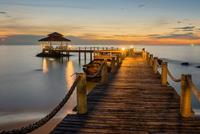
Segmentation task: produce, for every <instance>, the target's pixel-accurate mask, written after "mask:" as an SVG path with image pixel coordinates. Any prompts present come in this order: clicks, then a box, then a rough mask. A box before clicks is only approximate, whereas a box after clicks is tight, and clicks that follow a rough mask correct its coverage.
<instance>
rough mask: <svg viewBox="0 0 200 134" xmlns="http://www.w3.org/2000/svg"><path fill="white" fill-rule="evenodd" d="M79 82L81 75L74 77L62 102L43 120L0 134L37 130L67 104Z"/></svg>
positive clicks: (19, 133) (24, 133) (21, 133)
mask: <svg viewBox="0 0 200 134" xmlns="http://www.w3.org/2000/svg"><path fill="white" fill-rule="evenodd" d="M80 81H81V75H78V76H77V77H76V79H75V81H74V83H73V85H72V86H71V88H70V90H69V91H68V93H67V94H66V95H65V97H64V98H63V99H62V101H61V102H60V103H59V104H58V105H57V106H56V107H55V108H54V109H53V110H52V111H51V112H50V113H49V114H48V115H46V116H45V117H44V118H42V119H40V120H38V121H36V122H34V123H31V124H29V125H27V126H25V127H22V128H18V129H12V130H6V131H5V130H0V134H16V133H17V134H26V133H30V132H32V131H34V130H36V129H37V128H39V127H41V126H43V125H44V124H46V123H47V122H48V121H49V120H50V119H52V118H53V117H54V116H55V115H56V114H57V113H58V112H59V111H60V110H61V108H62V107H63V106H64V105H65V104H66V103H67V102H68V100H69V98H70V97H71V95H72V94H73V92H74V90H75V89H76V87H77V85H78V84H79V82H80Z"/></svg>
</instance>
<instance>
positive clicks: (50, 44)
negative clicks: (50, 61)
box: [38, 32, 71, 57]
mask: <svg viewBox="0 0 200 134" xmlns="http://www.w3.org/2000/svg"><path fill="white" fill-rule="evenodd" d="M39 42H40V44H41V46H42V53H40V54H38V56H42V57H45V56H47V57H48V56H49V57H51V56H61V55H62V54H63V51H65V50H68V49H69V47H68V45H69V44H70V42H71V40H69V39H67V38H65V37H64V36H63V35H62V34H60V33H57V32H54V33H51V34H48V36H47V37H45V38H42V39H40V40H39Z"/></svg>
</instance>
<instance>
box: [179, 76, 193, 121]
mask: <svg viewBox="0 0 200 134" xmlns="http://www.w3.org/2000/svg"><path fill="white" fill-rule="evenodd" d="M191 78H192V77H191V75H188V74H187V75H185V74H183V75H182V76H181V104H180V111H181V115H182V117H191V115H192V108H191V91H190V87H189V82H188V80H189V79H191Z"/></svg>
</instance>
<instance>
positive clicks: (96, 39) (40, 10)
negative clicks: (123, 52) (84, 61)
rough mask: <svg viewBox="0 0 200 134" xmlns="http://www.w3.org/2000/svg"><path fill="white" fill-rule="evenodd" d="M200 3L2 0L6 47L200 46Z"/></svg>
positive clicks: (0, 39)
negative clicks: (59, 41)
mask: <svg viewBox="0 0 200 134" xmlns="http://www.w3.org/2000/svg"><path fill="white" fill-rule="evenodd" d="M199 7H200V0H0V44H6V43H7V44H9V43H11V44H12V43H16V44H17V42H21V43H29V42H34V41H37V39H39V38H41V37H44V36H45V35H47V34H49V33H52V32H59V33H61V34H63V35H65V36H66V37H68V38H69V39H71V40H72V43H74V44H85V43H87V44H89V43H91V44H145V45H147V44H156V45H163V44H164V45H165V44H171V45H177V44H186V45H190V44H200V8H199Z"/></svg>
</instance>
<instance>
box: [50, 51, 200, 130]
mask: <svg viewBox="0 0 200 134" xmlns="http://www.w3.org/2000/svg"><path fill="white" fill-rule="evenodd" d="M146 56H148V54H147V55H143V56H138V54H135V55H134V56H132V57H126V58H125V59H124V60H123V63H122V65H121V67H120V68H119V70H118V71H117V73H116V74H115V75H114V76H113V77H112V78H110V80H109V82H108V83H107V84H104V85H98V86H96V87H95V88H94V90H93V91H92V92H91V93H89V94H88V96H87V97H88V98H87V113H85V114H73V115H67V116H66V117H65V118H64V119H63V121H62V122H60V123H59V124H58V126H57V127H56V128H55V129H54V130H53V131H52V132H51V133H52V134H65V133H66V134H70V133H73V134H74V133H81V134H82V133H85V134H88V133H95V134H98V133H105V134H114V133H118V134H128V133H131V134H132V133H133V134H161V133H167V134H175V133H181V134H182V133H184V134H188V133H191V134H199V133H200V118H198V117H196V116H191V115H190V116H189V117H187V118H185V117H183V116H184V115H183V114H181V113H182V112H183V111H184V110H182V109H181V104H180V103H183V99H184V98H183V99H180V96H179V95H178V94H177V93H176V91H175V89H174V88H172V87H171V86H169V85H165V84H166V82H165V81H166V80H165V78H164V77H163V76H162V80H161V75H160V74H158V73H157V72H156V71H155V68H157V67H155V66H153V63H151V62H153V61H154V60H152V59H151V57H152V56H149V58H146ZM149 63H150V64H152V66H153V68H154V69H152V66H151V65H150V64H149ZM154 65H155V62H154ZM164 71H165V72H166V70H164ZM162 75H164V74H162ZM181 100H182V101H181Z"/></svg>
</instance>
